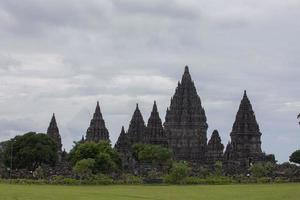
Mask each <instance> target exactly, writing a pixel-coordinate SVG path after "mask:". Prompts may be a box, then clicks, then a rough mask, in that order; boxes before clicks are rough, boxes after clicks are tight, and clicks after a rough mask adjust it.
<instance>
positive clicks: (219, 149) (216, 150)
mask: <svg viewBox="0 0 300 200" xmlns="http://www.w3.org/2000/svg"><path fill="white" fill-rule="evenodd" d="M223 151H224V145H223V144H222V141H221V137H220V135H219V132H218V130H214V131H213V133H212V135H211V138H210V140H209V142H208V145H207V158H208V160H207V161H208V162H209V163H210V164H215V162H216V161H222V159H223Z"/></svg>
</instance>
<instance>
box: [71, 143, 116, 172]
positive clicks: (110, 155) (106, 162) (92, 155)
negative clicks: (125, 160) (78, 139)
mask: <svg viewBox="0 0 300 200" xmlns="http://www.w3.org/2000/svg"><path fill="white" fill-rule="evenodd" d="M69 158H70V160H71V162H72V163H73V165H75V164H76V163H77V162H78V161H80V160H83V159H94V160H95V163H94V167H93V170H92V171H93V173H94V174H97V173H112V172H115V171H118V170H119V169H120V167H121V159H120V156H119V154H118V153H117V151H115V150H114V149H113V148H112V147H111V145H110V143H108V142H99V143H94V142H85V143H83V144H80V143H77V144H75V146H74V147H73V149H72V150H71V152H70V157H69Z"/></svg>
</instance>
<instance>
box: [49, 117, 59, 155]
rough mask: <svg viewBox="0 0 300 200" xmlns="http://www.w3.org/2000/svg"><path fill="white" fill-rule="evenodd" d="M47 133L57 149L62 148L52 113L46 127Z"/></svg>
mask: <svg viewBox="0 0 300 200" xmlns="http://www.w3.org/2000/svg"><path fill="white" fill-rule="evenodd" d="M47 135H48V136H49V137H51V138H52V139H53V140H54V141H55V142H56V144H57V146H58V151H60V152H61V150H62V143H61V137H60V134H59V129H58V127H57V123H56V119H55V114H54V113H53V115H52V118H51V121H50V124H49V127H48V129H47Z"/></svg>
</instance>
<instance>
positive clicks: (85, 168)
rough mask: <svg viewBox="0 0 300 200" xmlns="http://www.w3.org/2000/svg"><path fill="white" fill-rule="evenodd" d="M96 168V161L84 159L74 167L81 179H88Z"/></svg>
mask: <svg viewBox="0 0 300 200" xmlns="http://www.w3.org/2000/svg"><path fill="white" fill-rule="evenodd" d="M94 167H95V160H94V159H92V158H88V159H82V160H80V161H78V162H77V163H76V165H75V166H74V167H73V171H74V172H75V173H76V174H78V175H79V176H80V179H81V178H83V177H88V176H90V175H91V174H92V172H93V169H94Z"/></svg>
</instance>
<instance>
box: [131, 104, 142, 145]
mask: <svg viewBox="0 0 300 200" xmlns="http://www.w3.org/2000/svg"><path fill="white" fill-rule="evenodd" d="M145 129H146V126H145V122H144V119H143V116H142V113H141V111H140V109H139V106H138V104H136V108H135V111H134V113H133V116H132V118H131V121H130V125H129V128H128V131H127V134H128V137H129V138H130V141H131V142H132V143H141V142H143V137H144V133H145Z"/></svg>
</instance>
